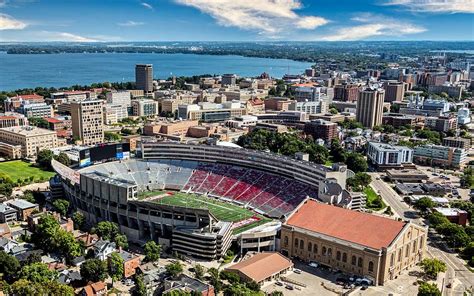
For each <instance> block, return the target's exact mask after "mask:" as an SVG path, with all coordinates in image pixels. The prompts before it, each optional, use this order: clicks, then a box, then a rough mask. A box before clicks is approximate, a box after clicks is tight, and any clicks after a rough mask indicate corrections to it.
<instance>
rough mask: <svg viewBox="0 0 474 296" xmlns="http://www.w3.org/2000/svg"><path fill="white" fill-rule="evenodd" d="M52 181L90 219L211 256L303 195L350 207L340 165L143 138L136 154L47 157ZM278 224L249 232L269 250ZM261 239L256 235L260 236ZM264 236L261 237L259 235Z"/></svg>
mask: <svg viewBox="0 0 474 296" xmlns="http://www.w3.org/2000/svg"><path fill="white" fill-rule="evenodd" d="M53 168H54V169H55V171H56V172H57V173H58V177H59V182H58V183H59V184H60V186H61V187H62V189H63V190H64V193H65V194H66V196H67V197H68V198H69V199H70V201H71V202H72V203H73V205H74V206H75V207H76V208H77V209H78V210H79V211H81V212H82V213H84V214H85V216H86V217H87V220H88V221H89V222H90V223H91V224H95V223H97V222H99V221H103V220H108V221H112V222H115V223H117V224H118V225H119V226H120V229H121V231H122V232H123V233H125V234H126V235H127V236H128V238H129V239H130V240H132V241H136V242H140V243H141V242H146V241H148V240H156V241H158V242H159V243H160V244H163V245H165V246H167V247H169V248H171V249H172V250H173V251H176V252H179V253H182V254H185V255H189V256H194V257H199V258H203V259H208V260H213V259H217V258H220V257H222V256H223V255H225V253H226V252H227V250H228V248H229V247H230V245H231V243H232V240H234V239H238V238H239V236H240V235H241V234H243V233H246V232H248V231H250V230H251V229H255V228H256V227H262V225H265V224H266V223H270V222H271V221H278V220H279V219H282V218H285V217H288V216H289V215H290V214H291V213H292V212H293V211H294V210H295V209H296V208H297V207H298V206H299V205H300V204H301V203H302V202H303V201H304V200H306V199H307V198H316V199H322V200H323V201H325V202H329V203H332V204H337V205H339V206H342V207H351V202H352V201H351V198H350V196H348V195H347V194H346V192H345V190H344V189H343V188H345V183H346V179H347V177H348V174H351V173H352V172H350V171H348V170H347V168H346V166H345V165H339V164H334V165H333V166H332V167H326V166H322V165H318V164H315V163H311V162H308V161H304V160H298V159H295V158H290V157H285V156H280V155H276V154H272V153H266V152H259V151H253V150H247V149H239V148H230V147H223V146H218V145H202V144H200V145H198V144H182V143H177V142H171V141H161V142H160V141H156V140H154V139H143V140H142V142H141V143H140V145H139V147H138V149H137V157H134V158H130V159H120V160H115V161H113V160H112V161H101V162H100V163H95V164H91V165H90V166H87V167H84V168H80V169H78V170H73V169H71V168H68V167H65V166H63V165H61V164H60V163H58V162H56V161H53ZM276 234H277V231H276V230H275V231H273V232H272V231H271V232H268V231H267V232H263V234H262V235H264V236H266V237H257V238H256V237H254V236H252V239H253V240H252V241H255V240H256V241H257V243H253V244H251V246H253V247H255V249H256V250H271V248H272V247H273V246H274V244H269V243H268V241H270V240H275V237H276ZM260 242H262V243H260ZM265 242H267V243H265Z"/></svg>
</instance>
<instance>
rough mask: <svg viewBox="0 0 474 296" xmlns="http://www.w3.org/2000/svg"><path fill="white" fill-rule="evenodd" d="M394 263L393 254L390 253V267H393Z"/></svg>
mask: <svg viewBox="0 0 474 296" xmlns="http://www.w3.org/2000/svg"><path fill="white" fill-rule="evenodd" d="M394 263H395V254H393V253H392V256H390V266H393V264H394Z"/></svg>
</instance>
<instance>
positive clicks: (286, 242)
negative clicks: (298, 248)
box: [285, 236, 288, 246]
mask: <svg viewBox="0 0 474 296" xmlns="http://www.w3.org/2000/svg"><path fill="white" fill-rule="evenodd" d="M285 246H288V237H287V236H285Z"/></svg>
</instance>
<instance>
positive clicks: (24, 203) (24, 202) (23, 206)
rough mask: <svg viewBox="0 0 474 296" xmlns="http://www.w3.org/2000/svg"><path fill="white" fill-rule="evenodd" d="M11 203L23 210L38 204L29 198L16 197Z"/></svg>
mask: <svg viewBox="0 0 474 296" xmlns="http://www.w3.org/2000/svg"><path fill="white" fill-rule="evenodd" d="M9 204H10V206H12V207H16V208H19V209H22V210H25V209H29V208H34V207H36V206H37V205H36V204H34V203H31V202H29V201H27V200H24V199H14V200H12V201H10V202H9Z"/></svg>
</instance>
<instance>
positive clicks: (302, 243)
mask: <svg viewBox="0 0 474 296" xmlns="http://www.w3.org/2000/svg"><path fill="white" fill-rule="evenodd" d="M300 249H302V250H303V249H304V241H303V240H302V239H300Z"/></svg>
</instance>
